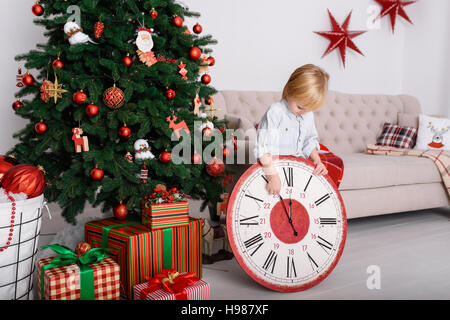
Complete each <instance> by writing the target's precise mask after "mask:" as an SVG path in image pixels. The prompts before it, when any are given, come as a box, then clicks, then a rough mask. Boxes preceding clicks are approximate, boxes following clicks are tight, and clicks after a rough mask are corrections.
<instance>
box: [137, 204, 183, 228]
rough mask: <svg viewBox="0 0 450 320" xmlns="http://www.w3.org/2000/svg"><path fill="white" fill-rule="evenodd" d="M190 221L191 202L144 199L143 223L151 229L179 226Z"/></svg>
mask: <svg viewBox="0 0 450 320" xmlns="http://www.w3.org/2000/svg"><path fill="white" fill-rule="evenodd" d="M188 223H189V203H188V202H187V201H184V202H172V203H159V204H157V203H154V204H152V203H151V202H150V201H142V224H144V225H146V226H147V227H149V228H150V229H151V230H156V229H164V228H169V227H178V226H182V225H186V224H188Z"/></svg>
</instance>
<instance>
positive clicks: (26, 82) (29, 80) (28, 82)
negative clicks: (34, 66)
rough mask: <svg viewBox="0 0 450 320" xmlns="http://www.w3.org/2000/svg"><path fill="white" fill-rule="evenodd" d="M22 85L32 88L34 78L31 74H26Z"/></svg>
mask: <svg viewBox="0 0 450 320" xmlns="http://www.w3.org/2000/svg"><path fill="white" fill-rule="evenodd" d="M22 83H23V84H24V85H26V86H27V87H28V86H32V85H33V84H34V78H33V76H32V75H31V74H30V73H29V72H27V73H25V74H24V75H23V77H22Z"/></svg>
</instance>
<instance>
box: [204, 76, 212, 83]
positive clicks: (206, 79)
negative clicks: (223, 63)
mask: <svg viewBox="0 0 450 320" xmlns="http://www.w3.org/2000/svg"><path fill="white" fill-rule="evenodd" d="M202 83H203V84H210V83H211V76H210V75H209V74H204V75H203V76H202Z"/></svg>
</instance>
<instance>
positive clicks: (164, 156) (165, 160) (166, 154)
mask: <svg viewBox="0 0 450 320" xmlns="http://www.w3.org/2000/svg"><path fill="white" fill-rule="evenodd" d="M159 160H161V162H162V163H169V162H170V161H171V160H172V154H171V153H170V152H169V151H167V150H166V151H164V152H163V153H161V154H160V155H159Z"/></svg>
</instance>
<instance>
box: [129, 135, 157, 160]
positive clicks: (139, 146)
mask: <svg viewBox="0 0 450 320" xmlns="http://www.w3.org/2000/svg"><path fill="white" fill-rule="evenodd" d="M134 151H135V153H136V154H135V156H134V158H135V160H140V161H142V160H148V159H154V158H155V156H154V155H153V153H151V151H150V146H149V144H148V141H147V140H145V139H139V140H136V142H135V143H134Z"/></svg>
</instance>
